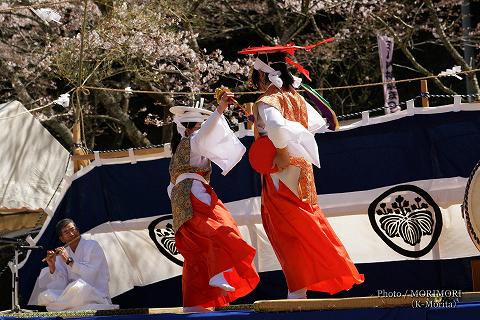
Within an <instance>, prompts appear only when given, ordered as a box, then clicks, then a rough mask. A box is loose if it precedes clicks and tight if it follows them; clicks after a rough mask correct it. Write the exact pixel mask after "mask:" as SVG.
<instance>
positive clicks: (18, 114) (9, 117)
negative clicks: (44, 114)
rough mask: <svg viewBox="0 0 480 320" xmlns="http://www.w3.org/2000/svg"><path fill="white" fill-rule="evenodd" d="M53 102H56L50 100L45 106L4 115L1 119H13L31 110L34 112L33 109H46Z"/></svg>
mask: <svg viewBox="0 0 480 320" xmlns="http://www.w3.org/2000/svg"><path fill="white" fill-rule="evenodd" d="M52 104H54V102H53V101H52V102H49V103H47V104H46V105H44V106H41V107H38V108H34V109H30V110H25V111H22V112H20V113H17V114H16V115H13V116H8V117H2V118H0V120H6V119H12V118H16V117H20V116H22V115H24V114H27V113H30V112H33V111H38V110H42V109H45V108H47V107H50V106H51V105H52Z"/></svg>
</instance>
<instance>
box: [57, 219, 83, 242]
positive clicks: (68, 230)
mask: <svg viewBox="0 0 480 320" xmlns="http://www.w3.org/2000/svg"><path fill="white" fill-rule="evenodd" d="M79 235H80V233H79V232H78V229H77V227H76V226H75V224H74V223H72V222H70V223H69V224H67V225H66V226H65V227H63V228H62V231H61V232H60V237H59V238H60V241H62V242H63V243H67V242H70V241H72V240H73V239H75V238H76V237H78V236H79Z"/></svg>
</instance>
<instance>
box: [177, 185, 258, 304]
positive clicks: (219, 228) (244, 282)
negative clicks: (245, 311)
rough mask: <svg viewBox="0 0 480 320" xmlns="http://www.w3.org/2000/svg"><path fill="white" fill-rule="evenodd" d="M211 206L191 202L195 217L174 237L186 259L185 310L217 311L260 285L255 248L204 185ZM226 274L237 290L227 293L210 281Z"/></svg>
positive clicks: (211, 190) (184, 278)
mask: <svg viewBox="0 0 480 320" xmlns="http://www.w3.org/2000/svg"><path fill="white" fill-rule="evenodd" d="M205 188H206V189H207V192H208V193H209V194H210V196H211V198H212V200H211V205H210V206H209V205H206V204H205V203H203V202H201V201H200V200H198V199H197V198H196V197H195V196H194V195H193V194H190V199H191V201H192V206H193V217H192V218H191V219H190V220H188V221H187V222H185V223H184V224H183V225H182V226H181V227H180V228H179V230H178V231H177V233H176V234H175V242H176V246H177V249H178V251H179V252H180V253H181V254H182V256H183V257H184V262H183V274H182V291H183V306H184V307H193V306H203V307H206V308H207V307H218V306H224V305H228V304H229V303H230V302H232V301H234V300H235V299H237V298H240V297H243V296H245V295H247V294H248V293H250V292H251V291H252V290H253V289H254V288H255V287H256V286H257V284H258V282H259V281H260V278H259V276H258V274H257V271H256V270H255V266H254V265H253V258H254V256H255V252H256V251H255V248H253V247H252V246H250V245H249V244H248V243H247V242H245V240H243V238H242V236H241V234H240V231H239V230H238V227H237V225H236V223H235V220H234V219H233V218H232V216H231V214H230V212H229V211H228V209H227V208H226V207H225V206H224V204H223V203H222V202H221V201H220V200H219V199H218V197H217V195H216V193H215V192H214V191H213V189H212V188H211V187H210V186H209V185H205ZM228 269H231V272H225V273H224V276H225V279H226V280H227V282H228V283H229V284H230V285H231V286H232V287H234V288H235V291H233V292H226V291H224V290H222V289H220V288H217V287H212V286H210V285H209V284H208V281H209V280H210V278H211V277H213V276H214V275H216V274H218V273H220V272H223V271H226V270H228Z"/></svg>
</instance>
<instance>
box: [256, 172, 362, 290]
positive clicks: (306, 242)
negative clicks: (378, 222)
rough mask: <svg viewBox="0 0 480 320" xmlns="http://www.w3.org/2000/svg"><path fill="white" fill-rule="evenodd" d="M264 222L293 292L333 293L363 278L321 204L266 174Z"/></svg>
mask: <svg viewBox="0 0 480 320" xmlns="http://www.w3.org/2000/svg"><path fill="white" fill-rule="evenodd" d="M262 222H263V227H264V229H265V232H266V233H267V236H268V238H269V240H270V243H271V244H272V247H273V249H274V251H275V254H276V256H277V258H278V260H279V262H280V265H281V266H282V270H283V273H284V274H285V278H286V281H287V285H288V289H289V291H290V292H293V291H297V290H300V289H303V288H307V290H313V291H321V292H328V293H330V294H334V293H336V292H339V291H342V290H348V289H350V288H351V287H352V286H353V285H354V284H360V283H362V282H363V281H364V276H363V274H359V273H358V271H357V268H356V267H355V265H354V264H353V262H352V260H351V259H350V257H349V256H348V253H347V251H346V250H345V248H344V247H343V245H342V243H341V242H340V240H339V239H338V237H337V235H336V234H335V232H334V231H333V229H332V227H331V226H330V224H329V223H328V221H327V218H325V216H324V215H323V212H322V210H321V209H320V207H319V206H318V205H316V204H315V205H310V204H308V203H306V202H302V201H301V200H300V199H299V198H298V197H297V196H296V195H295V194H294V193H293V192H292V191H291V190H290V189H289V188H288V187H286V186H285V185H284V184H283V183H282V182H281V181H280V182H279V190H278V191H277V190H276V189H275V186H274V184H273V181H272V178H271V177H270V176H269V175H264V176H263V186H262Z"/></svg>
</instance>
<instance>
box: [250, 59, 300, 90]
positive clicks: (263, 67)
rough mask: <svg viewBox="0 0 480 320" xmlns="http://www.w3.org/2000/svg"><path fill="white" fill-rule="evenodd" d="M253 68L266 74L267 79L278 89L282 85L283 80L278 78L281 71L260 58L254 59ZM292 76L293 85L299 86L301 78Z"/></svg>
mask: <svg viewBox="0 0 480 320" xmlns="http://www.w3.org/2000/svg"><path fill="white" fill-rule="evenodd" d="M253 68H254V69H255V70H260V71H263V72H265V73H267V74H268V80H270V82H271V83H273V85H274V86H275V87H277V88H278V89H280V88H282V86H283V80H282V78H280V76H281V75H282V72H281V71H277V70H275V69H273V68H272V67H270V66H269V65H268V64H266V63H265V62H263V61H262V60H260V59H259V58H256V59H255V63H254V64H253ZM292 78H293V87H294V88H298V87H300V84H301V83H302V79H301V78H299V77H295V76H294V75H292Z"/></svg>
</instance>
